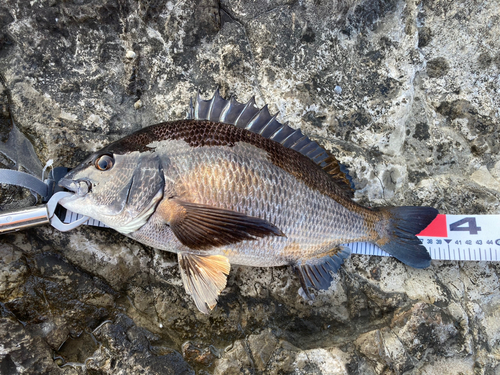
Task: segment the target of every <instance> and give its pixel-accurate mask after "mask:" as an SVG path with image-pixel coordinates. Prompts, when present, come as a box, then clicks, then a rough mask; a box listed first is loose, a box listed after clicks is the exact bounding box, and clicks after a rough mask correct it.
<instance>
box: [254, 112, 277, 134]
mask: <svg viewBox="0 0 500 375" xmlns="http://www.w3.org/2000/svg"><path fill="white" fill-rule="evenodd" d="M278 114H279V113H276V114H275V115H274V116H273V117H271V118H270V120H269V121H268V122H266V124H265V125H264V126H263V127H262V129H260V130H259V132H258V133H257V134H260V135H262V133H263V132H264V130H265V129H266V128H267V127H268V126H269V124H271V123H272V122H273V121H274V120H276V117H278Z"/></svg>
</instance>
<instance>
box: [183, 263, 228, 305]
mask: <svg viewBox="0 0 500 375" xmlns="http://www.w3.org/2000/svg"><path fill="white" fill-rule="evenodd" d="M179 266H180V269H181V277H182V282H183V284H184V288H185V289H186V293H187V294H190V295H191V296H192V297H193V299H194V303H195V304H196V307H198V309H199V310H200V311H201V312H202V313H204V314H208V313H209V309H210V310H212V309H213V308H214V307H215V305H216V304H217V297H218V296H219V294H220V292H222V290H223V289H224V288H225V287H226V277H227V275H228V274H229V270H230V269H231V265H230V264H229V261H228V259H227V258H226V257H225V256H222V255H210V256H204V255H194V254H187V253H179ZM207 307H208V308H207Z"/></svg>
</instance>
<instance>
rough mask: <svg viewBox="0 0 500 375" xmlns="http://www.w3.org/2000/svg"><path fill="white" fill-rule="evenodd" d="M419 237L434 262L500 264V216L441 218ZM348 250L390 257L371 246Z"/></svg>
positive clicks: (357, 245) (363, 244) (358, 245)
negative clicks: (485, 262)
mask: <svg viewBox="0 0 500 375" xmlns="http://www.w3.org/2000/svg"><path fill="white" fill-rule="evenodd" d="M417 237H418V238H419V239H420V241H422V245H423V246H425V247H426V249H427V250H428V251H429V254H430V255H431V258H432V259H436V260H479V261H481V260H482V261H500V215H438V216H437V217H436V218H435V219H434V220H433V221H432V223H430V224H429V226H428V227H427V228H425V229H424V230H423V231H422V232H420V233H419V234H418V235H417ZM346 246H349V247H350V248H351V250H352V252H353V253H354V254H363V255H376V256H388V255H389V254H387V253H386V252H384V251H382V250H380V249H379V248H378V247H377V246H376V245H374V244H372V243H368V242H356V243H352V244H348V245H346Z"/></svg>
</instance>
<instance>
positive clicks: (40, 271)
mask: <svg viewBox="0 0 500 375" xmlns="http://www.w3.org/2000/svg"><path fill="white" fill-rule="evenodd" d="M499 19H500V6H499V5H498V3H497V2H494V1H486V2H480V3H470V2H467V1H454V2H449V1H423V2H415V1H397V0H387V1H382V0H380V1H378V0H377V1H368V0H365V1H362V0H344V1H340V0H338V1H332V2H323V1H309V0H305V1H288V0H280V1H275V2H268V1H264V0H255V1H248V0H234V1H227V0H222V1H212V0H188V1H183V2H173V1H168V2H167V1H156V0H146V1H141V2H136V1H133V0H73V1H64V2H59V1H54V0H39V1H25V0H21V1H19V0H4V1H3V2H2V3H1V4H0V73H1V77H2V87H1V90H0V96H1V100H0V103H1V104H2V111H1V116H0V117H1V118H0V138H1V140H2V142H5V139H7V138H8V136H9V134H11V131H12V122H11V118H13V119H14V121H15V123H16V125H17V127H18V128H19V129H20V131H21V132H22V133H23V134H24V135H25V136H26V137H27V138H28V139H29V140H30V141H31V142H32V143H33V146H34V150H35V151H36V153H37V155H38V156H39V158H40V160H41V161H42V163H45V162H46V161H47V160H49V159H54V160H55V164H56V165H65V166H70V167H71V166H75V165H76V164H78V163H79V162H80V161H81V160H82V159H83V158H84V157H85V156H86V155H87V154H88V153H90V152H92V151H95V150H96V149H98V148H100V147H102V146H104V145H106V144H107V143H109V142H111V141H113V140H116V139H119V138H121V137H122V136H124V135H126V134H129V133H130V132H132V131H134V130H137V129H140V128H142V127H144V126H147V125H150V124H154V123H158V122H161V121H165V120H172V119H179V118H183V117H184V115H185V113H186V108H187V107H186V106H187V103H188V101H189V98H190V97H191V96H193V95H194V94H195V93H196V90H198V89H199V90H200V91H201V92H202V94H203V95H204V96H205V97H207V96H209V95H211V94H212V92H213V91H214V90H215V88H216V87H220V88H221V92H222V93H223V94H224V95H226V96H229V95H236V96H237V97H238V98H239V100H240V101H244V100H248V99H249V98H250V97H251V96H252V95H255V96H256V100H257V103H258V104H259V105H263V104H264V103H268V104H269V105H270V109H271V110H272V111H278V110H279V111H280V112H281V119H282V120H283V121H290V123H291V124H292V125H293V126H294V127H300V128H301V129H302V130H303V132H304V133H305V134H308V135H310V136H311V137H312V138H313V139H316V140H318V141H319V142H321V143H323V144H324V145H325V146H326V147H327V148H328V149H330V150H332V151H333V152H334V153H335V154H336V155H338V157H339V159H340V160H341V161H342V162H343V163H344V164H346V165H347V166H348V167H349V169H350V170H351V174H352V176H353V177H354V181H355V184H356V187H357V193H356V199H357V200H358V201H359V202H360V203H362V204H366V205H373V206H376V205H430V206H434V207H436V208H438V209H439V210H440V211H441V212H442V213H449V214H452V213H464V214H466V213H471V214H487V213H497V214H498V213H500V205H499V198H500V156H499V154H500V134H499V129H500V126H499V125H500V95H499V94H500V52H499V51H500V22H499ZM8 97H10V100H8ZM0 162H1V163H2V166H4V167H10V168H12V167H18V168H21V167H22V166H19V165H17V166H15V164H14V163H13V162H12V160H9V159H8V158H3V159H2V160H0ZM6 188H7V187H6V186H2V196H1V198H2V205H3V206H4V207H5V206H9V205H11V204H15V202H20V200H22V202H23V204H32V203H33V202H32V200H31V198H32V197H31V195H30V194H29V193H26V192H24V191H19V190H16V189H11V190H5V189H6ZM13 202H14V203H13ZM0 241H1V244H0V373H2V374H16V373H22V374H40V373H46V374H82V373H89V374H90V373H104V374H132V373H148V374H170V373H171V374H193V373H198V374H211V373H213V374H241V373H243V374H256V373H266V374H400V373H407V374H436V373H439V374H443V375H444V374H458V373H462V374H498V373H500V365H499V363H500V351H499V349H498V348H499V346H500V320H499V319H498V317H499V315H498V314H499V313H498V311H500V310H499V308H500V292H499V290H500V282H499V274H500V265H499V264H497V263H485V262H451V261H449V262H444V261H433V262H432V265H431V267H430V268H428V269H425V270H415V269H410V268H408V267H406V266H404V265H402V264H401V263H399V262H398V261H396V260H394V259H390V258H376V257H367V256H356V255H355V256H352V257H351V258H350V259H349V260H348V261H347V262H346V264H345V266H344V267H343V268H342V270H341V272H340V273H339V274H338V275H337V276H336V278H335V282H334V283H332V286H331V287H330V289H329V290H328V291H323V292H318V293H316V294H317V296H316V299H315V301H314V303H312V304H308V303H306V302H305V301H304V300H303V299H302V298H301V297H300V296H299V295H298V293H297V291H298V289H299V284H298V282H297V280H296V278H295V276H294V274H293V272H292V271H291V270H290V269H288V268H274V269H261V268H246V267H234V268H233V270H232V272H231V275H230V277H229V280H228V287H227V288H226V290H225V291H224V292H223V295H222V296H221V298H220V303H219V306H218V308H217V309H216V310H215V311H214V312H213V313H212V314H211V315H209V316H205V315H202V314H201V313H199V312H198V311H197V309H196V307H195V306H194V304H193V302H192V300H191V299H190V297H188V296H187V295H186V293H185V292H184V289H183V287H182V285H181V282H180V275H179V271H178V269H177V265H176V258H175V257H174V256H173V255H172V254H167V253H161V252H158V251H155V250H153V249H151V248H147V247H145V246H142V245H140V244H138V243H135V242H133V241H132V240H129V239H127V238H125V237H123V236H121V235H120V234H118V233H115V232H113V231H110V230H107V229H97V228H92V227H81V228H78V229H76V230H74V231H71V232H68V233H59V232H57V231H56V230H53V229H52V228H50V227H39V228H35V229H32V230H28V231H25V232H22V233H18V234H9V235H4V236H2V237H0Z"/></svg>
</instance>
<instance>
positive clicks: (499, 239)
mask: <svg viewBox="0 0 500 375" xmlns="http://www.w3.org/2000/svg"><path fill="white" fill-rule="evenodd" d="M80 217H81V215H78V214H75V213H74V212H70V211H67V214H66V217H65V219H64V222H65V223H70V222H73V221H75V220H77V219H79V218H80ZM87 224H88V225H92V226H97V227H106V225H104V224H103V223H101V222H99V221H97V220H94V219H90V220H89V221H88V222H87ZM417 237H418V238H420V240H421V241H422V245H424V246H425V247H426V248H427V250H428V251H429V253H430V255H431V258H432V259H436V260H483V261H500V215H438V216H437V217H436V218H435V219H434V221H432V223H430V224H429V226H428V227H427V228H425V229H424V230H423V231H422V232H420V233H419V234H418V236H417ZM345 246H348V247H350V248H351V251H352V253H353V254H362V255H375V256H389V254H387V253H386V252H385V251H382V250H380V249H379V248H378V247H377V246H376V245H374V244H372V243H369V242H355V243H350V244H346V245H345Z"/></svg>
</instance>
